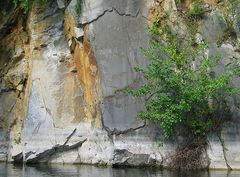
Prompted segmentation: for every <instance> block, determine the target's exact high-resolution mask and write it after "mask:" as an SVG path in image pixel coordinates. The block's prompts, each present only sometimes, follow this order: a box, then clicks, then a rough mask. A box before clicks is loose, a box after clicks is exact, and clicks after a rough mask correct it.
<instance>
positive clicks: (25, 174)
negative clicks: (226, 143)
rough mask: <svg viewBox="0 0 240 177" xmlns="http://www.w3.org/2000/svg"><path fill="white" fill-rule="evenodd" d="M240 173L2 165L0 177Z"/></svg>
mask: <svg viewBox="0 0 240 177" xmlns="http://www.w3.org/2000/svg"><path fill="white" fill-rule="evenodd" d="M239 176H240V171H233V172H231V173H229V174H228V173H227V171H210V172H207V171H198V172H196V171H195V172H181V173H179V172H176V171H167V170H163V171H160V170H150V169H137V168H117V169H116V168H115V169H113V168H98V167H95V166H80V165H37V166H26V165H25V166H14V165H12V164H4V163H2V164H0V177H239Z"/></svg>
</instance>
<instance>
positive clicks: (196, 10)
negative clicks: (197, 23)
mask: <svg viewBox="0 0 240 177" xmlns="http://www.w3.org/2000/svg"><path fill="white" fill-rule="evenodd" d="M188 13H189V16H190V17H192V18H201V17H202V16H203V15H204V14H205V11H204V9H203V8H202V4H201V3H200V2H199V1H195V2H193V3H192V4H191V5H190V8H189V12H188Z"/></svg>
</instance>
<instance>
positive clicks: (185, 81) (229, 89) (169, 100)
mask: <svg viewBox="0 0 240 177" xmlns="http://www.w3.org/2000/svg"><path fill="white" fill-rule="evenodd" d="M166 31H167V32H166ZM168 31H170V30H165V32H161V31H160V30H159V26H158V21H157V20H155V21H154V23H153V25H152V26H151V27H150V32H151V36H152V39H151V40H150V46H149V48H148V49H146V50H143V52H144V54H145V56H146V57H147V58H148V59H149V60H150V64H149V65H148V66H147V68H146V69H144V68H141V67H135V71H136V72H138V73H140V74H141V75H142V76H143V77H144V78H145V80H146V82H145V84H144V85H142V86H140V87H138V88H130V89H128V93H129V94H130V95H133V96H136V97H145V100H146V103H145V108H146V109H145V111H142V112H140V113H139V117H140V118H142V119H147V120H151V121H153V122H155V123H157V124H159V125H160V127H161V128H162V130H163V134H164V136H165V137H166V138H169V137H171V136H172V135H173V134H182V133H183V132H184V131H185V130H188V131H187V132H188V134H190V136H191V137H194V138H196V137H198V138H199V137H204V136H205V135H206V134H207V133H208V132H209V131H212V130H216V129H217V128H219V127H220V125H221V124H222V123H223V122H224V121H226V120H227V119H228V118H229V114H227V113H229V111H230V110H229V109H228V102H227V100H226V98H227V97H228V96H231V95H234V94H236V93H237V89H236V88H234V87H233V86H232V84H231V81H232V79H233V78H234V77H236V75H237V74H238V73H239V68H238V67H237V66H238V65H236V63H229V64H228V65H224V66H223V65H221V67H223V70H224V72H222V73H215V72H214V68H216V67H217V66H219V67H220V65H219V64H220V63H221V58H220V57H216V56H214V57H210V56H207V54H206V52H205V51H206V48H207V45H206V44H204V43H196V42H194V41H192V40H190V41H187V42H186V40H185V41H184V43H185V44H184V45H182V44H181V45H180V43H181V42H182V41H181V40H179V39H178V38H177V36H174V35H173V34H171V33H170V32H168ZM166 34H167V35H166ZM160 39H161V40H160ZM162 39H165V40H164V41H163V40H162ZM220 111H221V112H220ZM220 113H223V114H220ZM183 130H184V131H183Z"/></svg>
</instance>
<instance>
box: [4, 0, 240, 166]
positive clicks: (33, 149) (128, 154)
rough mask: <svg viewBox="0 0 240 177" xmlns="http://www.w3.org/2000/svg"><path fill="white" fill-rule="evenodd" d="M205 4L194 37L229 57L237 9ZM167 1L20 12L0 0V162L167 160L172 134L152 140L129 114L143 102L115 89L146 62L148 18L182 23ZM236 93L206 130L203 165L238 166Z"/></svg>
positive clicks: (130, 0)
mask: <svg viewBox="0 0 240 177" xmlns="http://www.w3.org/2000/svg"><path fill="white" fill-rule="evenodd" d="M205 3H206V6H205V7H204V8H206V9H207V10H206V13H205V15H204V18H202V19H199V20H198V22H197V24H196V25H197V26H196V34H195V35H196V37H197V39H199V40H206V41H207V42H208V43H209V44H210V45H209V50H208V52H209V54H214V53H221V54H222V55H223V56H224V61H228V60H230V58H231V57H236V58H239V57H240V50H239V42H240V20H239V19H240V18H239V13H240V12H239V9H240V8H236V10H232V9H226V8H227V7H228V6H225V5H226V4H225V3H226V2H217V1H216V2H215V1H214V0H212V1H210V0H208V1H206V2H205ZM238 5H239V4H238ZM229 7H230V6H229ZM177 8H178V7H177V5H176V3H175V1H173V0H165V1H149V0H121V1H116V0H82V1H80V0H70V1H67V2H66V1H63V0H56V1H55V0H52V1H49V2H48V3H47V4H46V5H45V6H39V4H38V3H37V2H35V1H34V3H33V6H32V8H31V10H30V11H29V12H28V14H24V13H23V12H22V11H21V9H18V8H14V6H13V4H12V3H11V1H9V2H0V10H1V11H0V51H1V52H0V160H1V161H16V162H21V161H24V162H26V163H38V162H49V163H87V164H98V165H130V166H161V165H164V166H167V165H168V161H169V157H170V156H171V154H172V153H174V151H175V149H176V147H177V145H178V141H179V142H180V141H181V137H180V138H177V140H176V141H169V142H165V143H164V145H163V146H159V143H158V142H159V141H160V140H162V135H161V131H160V129H159V127H158V126H156V125H153V124H152V123H151V122H144V121H142V120H140V119H138V118H137V113H138V112H139V111H140V110H142V109H143V104H144V101H143V100H141V99H139V98H133V97H131V96H127V95H126V94H124V91H123V90H124V89H125V88H126V87H128V86H134V85H137V84H140V83H141V82H143V81H142V78H141V76H139V75H137V74H136V73H135V72H134V70H133V67H134V66H136V65H140V66H143V67H144V66H146V62H147V60H146V59H145V58H144V56H143V54H142V53H141V48H144V47H146V46H147V43H148V39H149V36H148V34H147V27H148V24H149V23H150V21H151V19H152V17H153V15H159V16H161V13H162V12H168V13H169V14H170V17H169V18H168V19H167V20H168V21H167V23H168V22H171V24H172V25H173V27H176V29H177V30H178V31H180V32H182V33H184V34H185V33H187V31H188V30H189V29H188V27H189V26H188V24H187V23H186V22H185V21H184V20H183V19H182V18H181V15H180V13H179V9H177ZM183 12H184V8H183ZM176 23H177V24H176ZM180 27H181V28H180ZM238 82H239V81H238V80H236V82H235V83H236V85H237V86H240V85H239V83H238ZM237 100H238V99H237V98H236V99H233V100H232V102H233V108H232V110H233V112H234V116H233V118H232V121H231V122H229V123H227V124H225V125H224V127H223V128H222V131H221V133H220V134H217V135H216V134H211V135H209V136H208V141H209V146H208V148H207V149H206V152H204V156H206V158H205V159H206V166H208V167H209V168H224V169H226V168H232V169H240V150H239V148H238V146H239V139H240V132H239V131H240V119H239V110H238V108H237V107H236V106H234V104H235V102H237Z"/></svg>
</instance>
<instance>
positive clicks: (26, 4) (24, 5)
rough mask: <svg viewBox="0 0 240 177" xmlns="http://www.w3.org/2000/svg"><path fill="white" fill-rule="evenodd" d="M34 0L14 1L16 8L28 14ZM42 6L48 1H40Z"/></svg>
mask: <svg viewBox="0 0 240 177" xmlns="http://www.w3.org/2000/svg"><path fill="white" fill-rule="evenodd" d="M33 1H34V0H13V3H14V5H15V7H20V8H21V9H23V10H24V13H27V12H28V11H29V10H30V9H31V7H32V3H33ZM38 1H39V4H40V5H41V6H43V5H45V4H46V3H47V2H48V1H47V0H38Z"/></svg>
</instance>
